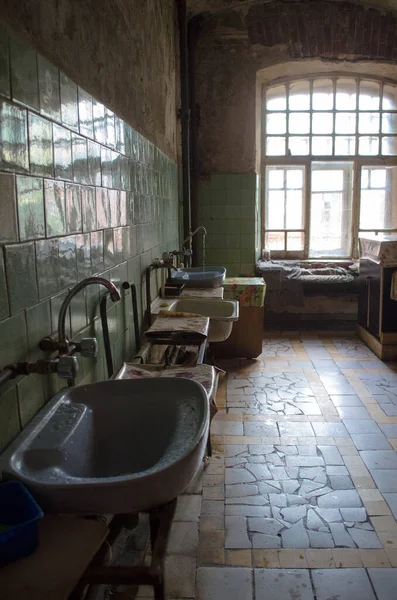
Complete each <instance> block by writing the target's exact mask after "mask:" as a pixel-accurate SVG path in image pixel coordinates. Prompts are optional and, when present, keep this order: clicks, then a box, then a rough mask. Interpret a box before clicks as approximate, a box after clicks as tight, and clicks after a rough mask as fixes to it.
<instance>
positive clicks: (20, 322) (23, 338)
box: [0, 312, 28, 421]
mask: <svg viewBox="0 0 397 600" xmlns="http://www.w3.org/2000/svg"><path fill="white" fill-rule="evenodd" d="M0 339H1V340H7V343H6V344H2V345H1V346H0V369H2V368H3V367H5V365H8V364H10V363H14V362H18V361H21V360H26V359H27V357H28V339H27V335H26V321H25V313H24V312H19V313H17V314H16V315H13V316H12V317H10V318H9V319H4V321H0ZM0 421H1V419H0Z"/></svg>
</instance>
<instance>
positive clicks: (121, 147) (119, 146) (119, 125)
mask: <svg viewBox="0 0 397 600" xmlns="http://www.w3.org/2000/svg"><path fill="white" fill-rule="evenodd" d="M114 129H115V134H116V150H117V152H121V154H125V149H126V146H125V127H124V121H123V120H122V119H119V117H117V116H116V115H114Z"/></svg>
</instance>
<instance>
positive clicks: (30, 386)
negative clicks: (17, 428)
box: [17, 374, 45, 427]
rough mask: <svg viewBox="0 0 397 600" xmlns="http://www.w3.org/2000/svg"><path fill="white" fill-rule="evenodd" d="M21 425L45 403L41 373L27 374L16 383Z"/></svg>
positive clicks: (23, 425) (29, 419)
mask: <svg viewBox="0 0 397 600" xmlns="http://www.w3.org/2000/svg"><path fill="white" fill-rule="evenodd" d="M17 392H18V404H19V413H20V415H21V425H22V427H26V425H27V424H28V423H29V421H31V419H33V417H34V416H35V414H36V413H37V412H38V411H39V410H40V408H42V407H43V406H44V404H45V395H44V380H43V376H42V375H34V374H33V375H29V376H28V377H24V378H23V379H21V381H20V382H19V383H18V384H17Z"/></svg>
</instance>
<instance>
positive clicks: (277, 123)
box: [266, 113, 287, 133]
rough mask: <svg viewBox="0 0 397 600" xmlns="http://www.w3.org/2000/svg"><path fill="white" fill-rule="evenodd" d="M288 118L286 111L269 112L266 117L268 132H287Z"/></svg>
mask: <svg viewBox="0 0 397 600" xmlns="http://www.w3.org/2000/svg"><path fill="white" fill-rule="evenodd" d="M286 130H287V118H286V114H285V113H269V114H268V115H267V118H266V133H285V132H286Z"/></svg>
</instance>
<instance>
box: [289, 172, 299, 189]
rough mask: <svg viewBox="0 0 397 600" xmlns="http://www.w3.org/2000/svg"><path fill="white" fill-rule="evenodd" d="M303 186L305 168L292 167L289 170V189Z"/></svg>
mask: <svg viewBox="0 0 397 600" xmlns="http://www.w3.org/2000/svg"><path fill="white" fill-rule="evenodd" d="M302 187H303V170H302V169H290V170H288V171H287V189H289V190H301V189H302Z"/></svg>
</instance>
